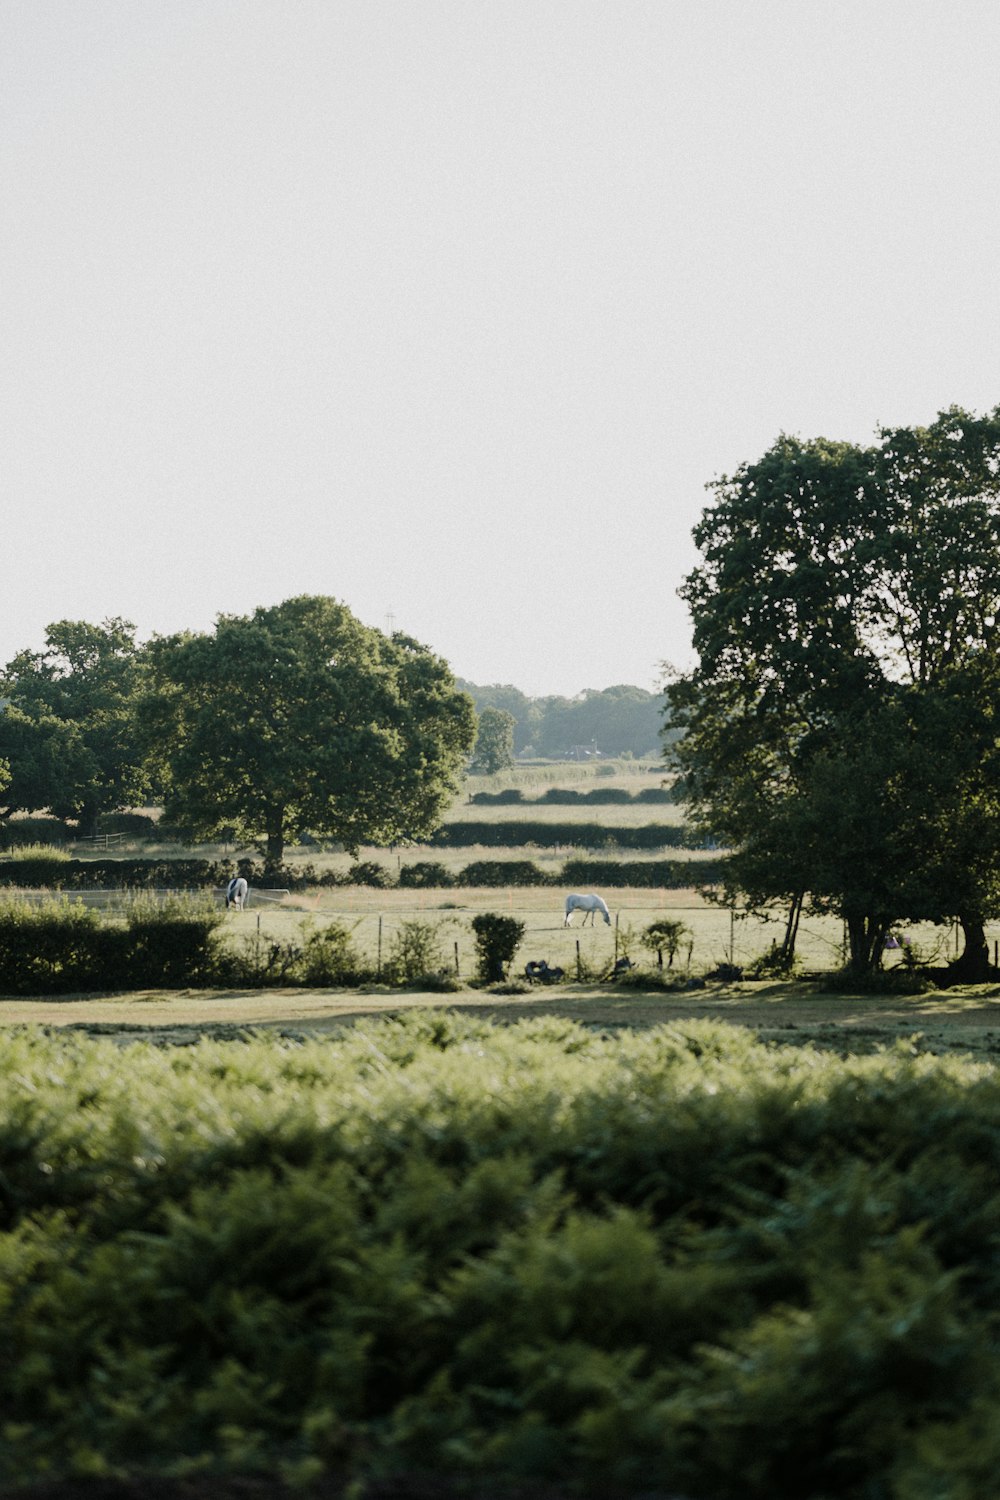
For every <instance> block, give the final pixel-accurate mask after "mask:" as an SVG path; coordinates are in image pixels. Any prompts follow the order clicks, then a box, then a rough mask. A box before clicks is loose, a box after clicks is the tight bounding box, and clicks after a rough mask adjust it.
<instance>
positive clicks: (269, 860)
mask: <svg viewBox="0 0 1000 1500" xmlns="http://www.w3.org/2000/svg"><path fill="white" fill-rule="evenodd" d="M265 832H266V833H267V847H266V848H265V850H264V865H265V867H266V868H267V869H268V870H277V869H278V868H279V867H280V865H281V862H282V860H283V859H284V857H285V809H284V808H283V807H274V808H271V809H270V811H269V812H268V815H267V827H266V829H265Z"/></svg>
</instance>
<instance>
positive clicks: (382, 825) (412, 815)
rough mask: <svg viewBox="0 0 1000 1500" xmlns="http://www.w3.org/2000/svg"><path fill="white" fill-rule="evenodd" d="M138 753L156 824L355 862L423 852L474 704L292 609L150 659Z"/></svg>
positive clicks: (390, 650)
mask: <svg viewBox="0 0 1000 1500" xmlns="http://www.w3.org/2000/svg"><path fill="white" fill-rule="evenodd" d="M149 656H150V690H149V693H148V696H147V698H146V699H145V702H144V723H145V729H146V743H147V747H148V751H149V754H150V756H151V757H152V758H153V760H154V761H155V763H156V764H157V766H158V770H159V774H160V775H161V777H162V778H163V781H164V783H165V785H166V789H167V792H166V801H165V807H166V813H167V814H168V815H169V816H171V817H174V818H177V819H178V820H179V821H181V822H183V823H186V824H188V825H189V826H190V827H192V828H194V829H195V830H197V831H198V832H199V834H201V835H203V836H211V835H213V834H214V833H216V832H217V831H218V830H219V829H220V828H222V827H227V826H228V827H231V828H233V829H235V830H236V832H237V834H238V836H239V837H240V838H244V839H246V840H248V841H251V842H255V843H257V844H258V845H259V847H260V848H261V849H262V851H266V854H267V859H268V863H269V865H271V866H276V865H278V864H280V863H281V860H282V858H283V851H284V845H285V842H286V840H288V839H290V838H293V837H296V836H298V835H299V834H301V833H302V832H305V831H308V832H310V833H311V834H312V835H313V836H314V837H321V838H324V839H329V840H331V841H337V842H340V843H342V844H344V846H345V847H346V848H348V849H349V850H351V851H356V850H357V848H358V847H359V845H360V844H362V843H375V844H380V845H387V844H390V843H392V842H395V841H398V840H399V839H401V838H407V839H416V838H425V837H427V836H428V835H429V834H430V833H431V832H432V830H433V829H434V827H435V826H436V825H437V823H438V822H439V821H440V819H441V816H442V815H443V812H444V810H445V808H446V806H447V804H448V801H449V800H450V798H451V796H452V794H453V793H454V791H455V790H456V789H457V784H458V777H459V774H460V772H461V769H462V767H463V766H464V763H465V757H466V755H467V753H468V751H469V749H470V748H471V744H472V740H473V736H474V714H473V708H472V703H471V701H470V700H469V699H468V698H467V697H466V696H465V695H464V694H462V693H460V692H458V691H457V689H456V687H455V683H454V679H453V677H452V675H451V673H450V671H449V670H448V667H447V665H446V663H445V662H444V661H443V660H441V659H440V658H439V657H437V656H434V655H432V654H431V653H430V652H429V651H427V650H426V648H424V647H422V646H420V645H419V644H418V643H417V642H416V641H413V640H411V639H410V638H409V637H407V636H404V635H402V634H399V633H396V634H394V635H392V636H391V637H387V636H385V635H383V634H382V633H381V632H380V631H378V630H373V629H370V628H368V627H367V626H364V625H362V624H361V622H360V621H359V620H357V619H355V617H354V616H353V615H352V614H351V612H350V610H348V609H347V608H346V606H344V605H343V604H340V603H338V602H337V601H336V600H335V599H329V598H325V597H319V596H309V595H303V596H301V597H299V598H295V599H288V600H286V601H285V602H284V603H282V604H279V605H276V606H274V607H273V608H259V609H257V610H255V611H254V613H253V614H252V615H250V616H246V617H239V616H235V615H221V616H220V617H219V619H218V621H217V622H216V628H215V632H214V634H212V635H178V636H173V637H170V638H168V639H164V640H158V641H154V642H153V643H152V644H151V646H150V647H149Z"/></svg>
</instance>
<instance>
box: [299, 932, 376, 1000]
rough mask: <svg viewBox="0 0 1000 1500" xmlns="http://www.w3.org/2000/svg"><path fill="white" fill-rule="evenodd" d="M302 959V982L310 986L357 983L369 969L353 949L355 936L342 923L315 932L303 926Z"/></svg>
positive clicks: (300, 963) (300, 970) (300, 966)
mask: <svg viewBox="0 0 1000 1500" xmlns="http://www.w3.org/2000/svg"><path fill="white" fill-rule="evenodd" d="M301 930H302V940H303V941H302V955H301V958H300V960H299V964H298V970H299V973H300V975H301V979H302V982H303V983H304V984H309V985H337V984H351V983H356V982H357V979H358V977H359V976H360V975H361V974H362V972H363V971H364V969H365V967H366V965H365V964H364V963H362V961H361V958H360V956H359V955H358V952H357V950H356V948H355V946H354V939H353V934H352V932H351V931H350V929H348V928H347V927H345V926H344V925H343V923H341V922H328V923H327V924H326V925H325V926H324V927H320V928H316V927H314V926H313V924H312V923H311V922H308V921H307V922H303V924H302V929H301Z"/></svg>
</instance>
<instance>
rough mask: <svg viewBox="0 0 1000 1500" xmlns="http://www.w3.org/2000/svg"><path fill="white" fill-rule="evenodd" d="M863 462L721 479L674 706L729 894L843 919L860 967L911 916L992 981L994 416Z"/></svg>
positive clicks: (998, 417) (954, 419)
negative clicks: (961, 948)
mask: <svg viewBox="0 0 1000 1500" xmlns="http://www.w3.org/2000/svg"><path fill="white" fill-rule="evenodd" d="M879 439H880V441H879V443H878V444H877V445H875V446H873V447H870V448H858V447H854V446H852V445H850V444H846V443H834V442H830V441H828V440H826V439H817V440H814V441H810V442H802V441H800V440H799V439H797V438H792V437H789V436H783V437H781V438H779V439H778V441H777V442H776V443H775V444H774V445H773V446H772V447H771V449H769V451H768V452H767V453H766V454H764V455H763V457H762V458H760V459H759V460H758V461H756V462H754V463H749V464H744V465H742V466H741V467H740V469H739V470H738V471H737V472H736V473H735V474H733V475H732V476H726V477H723V478H722V479H720V480H718V481H717V482H716V484H715V485H714V486H713V488H714V489H715V503H714V505H713V506H712V507H710V508H709V509H708V510H706V512H705V513H704V515H703V517H702V520H701V522H700V523H699V525H698V527H697V528H696V531H695V540H696V542H697V543H698V546H699V548H700V549H701V552H702V562H701V563H700V564H699V566H698V567H697V568H696V569H695V570H694V571H693V572H692V573H691V574H690V575H689V577H688V578H687V580H686V582H685V586H684V589H683V591H682V592H683V595H684V598H685V600H686V601H687V603H688V605H689V607H690V609H691V612H692V616H693V619H694V639H695V647H696V650H697V653H698V657H699V664H698V666H697V668H696V669H695V670H694V671H693V672H692V673H690V674H689V675H688V676H686V677H684V678H681V679H679V680H678V681H677V682H675V683H674V684H673V685H672V687H671V688H670V691H669V698H670V701H671V705H672V708H673V712H674V721H673V722H674V726H675V727H677V728H680V729H682V730H683V731H684V734H683V736H682V738H681V739H680V740H679V741H678V742H677V743H676V745H675V746H674V749H673V756H674V758H675V760H676V763H677V764H678V766H679V768H680V770H681V772H682V781H683V788H684V792H685V795H686V799H687V804H688V807H689V809H690V814H691V817H692V819H693V822H694V824H695V826H696V827H698V828H699V829H700V830H701V831H702V832H704V833H706V834H711V835H713V836H715V837H717V838H719V839H721V840H722V841H723V842H724V843H725V844H726V845H727V846H728V847H731V848H733V849H734V850H735V853H734V855H733V858H732V859H731V861H730V863H729V866H728V870H727V883H728V890H727V895H728V896H731V895H732V894H734V893H735V892H737V891H738V892H740V893H741V894H742V895H743V896H745V897H746V898H748V899H749V901H750V902H751V904H763V903H765V902H766V901H768V900H774V899H779V900H782V901H787V902H789V903H794V902H801V900H802V898H803V893H808V899H809V906H810V908H811V909H812V910H816V911H828V910H835V911H836V912H837V913H838V914H839V915H841V916H842V917H843V919H844V921H845V923H846V925H847V928H848V935H849V941H850V949H851V960H852V966H853V968H854V969H855V970H858V971H861V970H872V969H877V968H878V966H879V964H880V963H881V959H882V944H883V940H884V936H885V933H886V931H887V930H888V929H889V927H890V926H892V925H893V923H895V922H896V921H898V920H900V919H901V918H904V917H908V918H924V919H929V920H935V921H936V920H940V919H941V918H942V917H952V916H955V915H957V916H958V917H959V918H960V919H961V921H962V926H963V929H964V930H965V933H966V942H967V954H968V961H967V964H966V970H967V972H965V973H964V975H963V977H965V978H966V979H971V978H976V977H986V973H987V970H988V960H987V955H986V945H985V938H984V936H983V921H984V918H985V916H986V915H987V914H988V913H990V912H992V911H994V910H1000V797H998V795H997V790H996V788H997V786H998V781H997V776H996V767H997V760H998V755H1000V735H998V728H997V710H996V704H997V699H998V691H997V689H998V680H997V667H996V660H997V659H996V651H995V647H996V620H997V618H998V617H1000V465H998V455H1000V409H998V410H997V411H994V412H992V413H989V414H988V415H986V416H985V417H982V418H979V417H975V416H973V415H971V414H970V413H968V412H963V411H961V410H959V409H957V408H953V409H952V410H950V411H946V412H942V413H941V414H940V415H939V417H938V419H937V420H936V421H935V422H934V423H933V424H932V425H931V426H930V427H928V428H926V429H925V428H913V429H910V428H899V429H895V430H884V431H882V432H881V433H880V434H879Z"/></svg>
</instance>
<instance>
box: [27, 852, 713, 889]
mask: <svg viewBox="0 0 1000 1500" xmlns="http://www.w3.org/2000/svg"><path fill="white" fill-rule="evenodd" d="M238 864H239V872H240V874H241V875H244V876H245V877H246V879H247V880H248V881H249V882H250V885H251V887H253V886H256V887H257V888H258V889H261V890H267V889H269V888H270V889H275V888H277V889H282V890H290V891H294V890H304V889H306V888H308V887H310V886H338V885H364V886H371V887H374V888H375V889H379V890H389V889H391V888H392V887H393V886H395V885H397V884H398V885H400V886H402V887H410V888H418V887H421V886H442V887H444V886H463V885H488V886H508V885H511V886H532V885H556V886H559V885H582V884H590V885H609V886H627V885H637V886H654V887H671V886H673V887H676V886H689V885H712V884H714V883H715V882H717V881H718V880H719V879H720V878H721V869H722V861H721V860H719V859H712V860H700V861H699V862H698V863H697V864H692V863H691V862H690V861H689V860H684V859H655V860H618V859H570V860H567V861H566V863H565V864H564V865H563V867H562V869H561V870H556V871H553V872H551V873H550V872H548V871H546V870H543V869H541V868H540V867H539V866H538V865H536V864H534V863H533V862H532V861H531V860H530V859H480V860H474V861H473V862H472V863H471V864H468V865H465V866H464V867H463V868H462V869H461V870H458V871H456V872H455V873H454V874H453V873H452V872H451V871H449V870H448V869H447V868H446V867H445V866H444V865H443V864H441V863H439V862H438V861H436V860H418V861H416V862H415V863H414V864H412V865H403V866H402V868H401V869H400V871H399V877H398V880H396V879H394V878H393V874H392V871H391V870H390V869H389V868H388V867H387V866H386V865H383V864H379V863H378V861H376V860H367V861H365V862H364V863H362V864H357V865H352V866H351V869H350V870H349V871H348V873H347V875H346V876H344V875H339V874H337V873H336V872H335V871H331V870H326V871H317V870H316V869H315V868H314V867H313V866H312V865H296V866H295V867H294V868H293V867H291V866H288V865H282V866H280V867H279V868H278V869H276V870H268V869H266V868H265V867H264V866H263V865H262V864H258V863H257V862H255V861H253V860H240V861H239V862H238ZM232 872H233V866H232V864H231V863H227V862H226V861H224V860H211V859H155V860H143V859H88V860H81V859H67V860H53V859H44V858H38V859H9V860H3V861H2V862H0V887H2V886H8V887H9V886H15V887H18V888H20V889H26V890H32V889H43V890H63V891H87V890H172V891H186V890H214V889H218V888H219V887H221V886H224V885H225V884H226V882H227V881H228V880H229V878H230V876H231V874H232Z"/></svg>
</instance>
